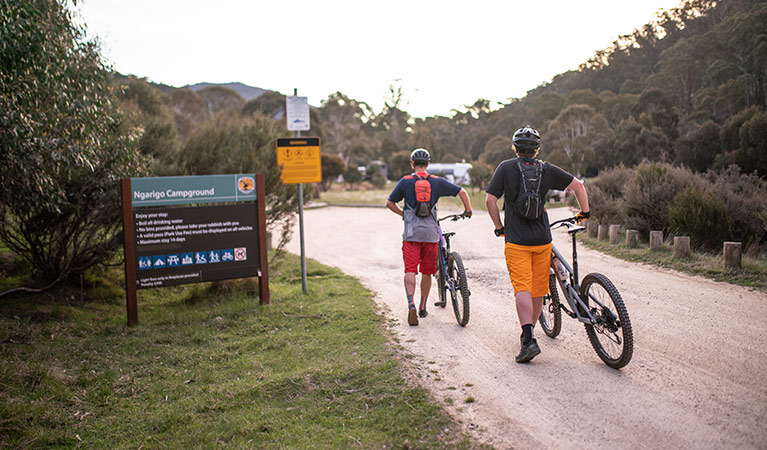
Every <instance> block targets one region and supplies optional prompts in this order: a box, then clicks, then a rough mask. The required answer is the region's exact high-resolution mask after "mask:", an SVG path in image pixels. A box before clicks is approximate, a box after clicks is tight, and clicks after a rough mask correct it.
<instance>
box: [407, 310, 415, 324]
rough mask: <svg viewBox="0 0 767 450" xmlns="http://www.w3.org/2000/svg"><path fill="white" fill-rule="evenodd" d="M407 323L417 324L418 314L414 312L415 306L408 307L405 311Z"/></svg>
mask: <svg viewBox="0 0 767 450" xmlns="http://www.w3.org/2000/svg"><path fill="white" fill-rule="evenodd" d="M407 323H409V324H410V325H411V326H416V325H418V314H416V312H415V308H410V309H409V310H408V312H407Z"/></svg>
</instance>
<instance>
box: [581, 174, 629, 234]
mask: <svg viewBox="0 0 767 450" xmlns="http://www.w3.org/2000/svg"><path fill="white" fill-rule="evenodd" d="M633 174H634V171H633V169H629V168H627V167H625V166H623V165H620V166H618V167H614V168H611V169H607V170H603V171H602V172H600V174H599V176H598V177H596V178H594V179H593V180H589V181H588V183H587V184H586V188H587V191H588V194H589V207H590V208H591V217H593V218H595V219H596V220H597V221H598V222H599V223H602V224H607V223H622V222H623V208H622V204H623V190H624V189H625V185H626V180H627V179H629V178H631V177H632V176H633Z"/></svg>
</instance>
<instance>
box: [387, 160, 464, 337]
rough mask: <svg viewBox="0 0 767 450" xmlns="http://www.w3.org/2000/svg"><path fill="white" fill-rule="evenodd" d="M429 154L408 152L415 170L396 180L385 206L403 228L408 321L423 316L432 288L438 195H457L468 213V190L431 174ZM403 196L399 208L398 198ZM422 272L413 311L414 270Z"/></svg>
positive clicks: (414, 320) (416, 319) (435, 265)
mask: <svg viewBox="0 0 767 450" xmlns="http://www.w3.org/2000/svg"><path fill="white" fill-rule="evenodd" d="M430 161H431V156H430V155H429V152H428V151H427V150H426V149H423V148H418V149H415V150H413V152H412V153H411V154H410V165H411V166H412V167H413V170H414V173H413V174H412V175H406V176H404V177H402V179H401V180H399V183H397V186H395V187H394V190H393V191H392V192H391V194H389V198H388V199H387V200H386V207H387V208H389V209H390V210H392V211H394V212H395V213H396V214H398V215H400V216H402V218H403V220H404V221H405V231H404V232H403V233H402V258H403V259H404V260H405V294H406V295H407V305H408V319H407V322H408V323H409V324H410V325H418V316H421V317H426V315H427V313H426V299H427V297H428V296H429V291H430V290H431V275H434V274H435V273H437V248H438V245H439V239H440V234H439V221H438V220H437V201H438V200H439V198H440V197H446V196H451V197H455V196H456V195H458V196H459V197H460V198H461V202H463V209H464V212H463V214H464V215H465V216H467V217H471V202H470V201H469V194H467V193H466V191H465V190H464V189H463V188H462V187H460V186H456V185H455V184H453V183H451V182H449V181H447V180H445V179H443V178H439V177H436V176H434V175H429V174H428V173H427V172H426V168H427V167H428V166H429V162H430ZM403 199H404V200H405V203H404V206H403V208H401V209H400V207H399V205H397V203H398V202H400V201H401V200H403ZM419 269H420V272H421V303H420V305H419V311H418V315H416V310H415V304H414V303H413V295H414V294H415V284H416V280H415V279H416V273H418V272H419Z"/></svg>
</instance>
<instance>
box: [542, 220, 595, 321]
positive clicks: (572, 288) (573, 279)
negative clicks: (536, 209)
mask: <svg viewBox="0 0 767 450" xmlns="http://www.w3.org/2000/svg"><path fill="white" fill-rule="evenodd" d="M560 222H561V223H562V224H564V226H566V227H567V228H568V230H567V232H568V233H569V234H570V236H571V238H572V241H573V265H572V266H570V264H568V263H567V260H565V258H564V256H562V253H561V252H560V251H559V249H557V247H556V246H555V245H554V244H553V243H552V244H551V253H552V255H553V256H555V257H556V258H557V259H558V260H559V263H560V264H562V267H564V268H565V271H566V272H567V279H565V280H563V279H562V277H561V275H560V274H559V271H558V270H557V268H556V267H554V258H552V261H551V269H550V271H551V272H550V273H553V274H554V276H555V277H556V278H557V280H559V286H560V287H561V288H562V293H563V294H564V296H565V300H567V304H568V305H570V308H572V312H571V311H569V310H568V309H567V308H564V307H562V306H561V307H562V309H564V310H565V312H566V313H567V315H569V316H570V317H572V318H574V319H578V321H580V322H583V323H588V324H591V325H594V324H596V323H597V321H596V319H595V318H594V316H593V315H592V314H591V311H589V307H588V306H587V305H586V303H585V302H584V301H583V300H582V299H581V295H580V293H579V292H580V290H581V285H580V283H579V282H578V247H577V245H576V243H575V240H576V239H575V234H576V233H577V232H578V231H581V230H583V229H585V228H583V227H580V226H578V225H574V224H572V223H570V222H567V221H560ZM556 223H557V222H555V224H556ZM576 227H577V228H576ZM591 299H592V300H594V302H595V303H597V304H598V305H600V306H602V307H604V305H602V304H601V303H600V302H599V301H597V299H595V298H593V297H592V298H591ZM560 305H561V303H560ZM581 310H582V311H585V312H586V315H583V314H581V313H580V311H581Z"/></svg>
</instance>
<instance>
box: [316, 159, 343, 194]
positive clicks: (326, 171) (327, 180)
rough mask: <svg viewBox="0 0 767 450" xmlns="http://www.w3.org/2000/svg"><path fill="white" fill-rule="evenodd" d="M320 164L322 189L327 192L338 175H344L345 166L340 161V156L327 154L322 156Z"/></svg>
mask: <svg viewBox="0 0 767 450" xmlns="http://www.w3.org/2000/svg"><path fill="white" fill-rule="evenodd" d="M321 164H322V189H323V190H326V191H327V190H328V189H330V185H331V184H333V181H334V180H335V179H336V178H338V176H339V175H342V174H343V173H344V171H345V170H346V164H344V160H343V159H341V157H340V156H338V155H328V154H327V153H323V154H322V156H321Z"/></svg>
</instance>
